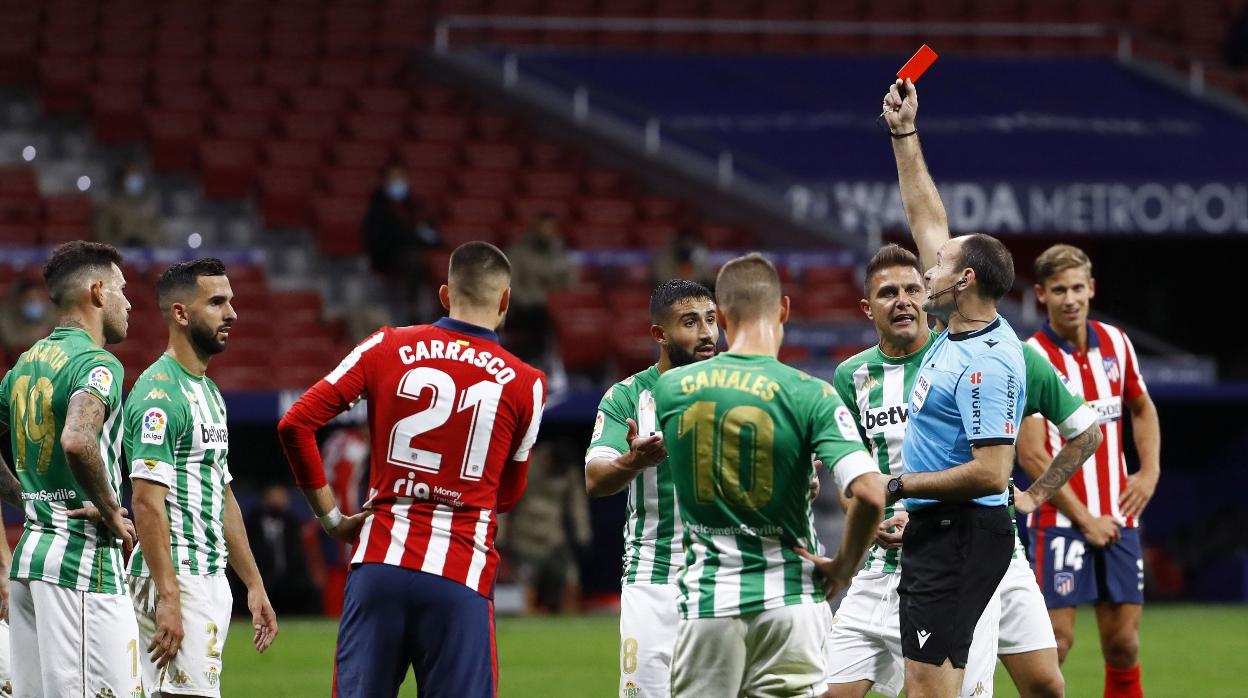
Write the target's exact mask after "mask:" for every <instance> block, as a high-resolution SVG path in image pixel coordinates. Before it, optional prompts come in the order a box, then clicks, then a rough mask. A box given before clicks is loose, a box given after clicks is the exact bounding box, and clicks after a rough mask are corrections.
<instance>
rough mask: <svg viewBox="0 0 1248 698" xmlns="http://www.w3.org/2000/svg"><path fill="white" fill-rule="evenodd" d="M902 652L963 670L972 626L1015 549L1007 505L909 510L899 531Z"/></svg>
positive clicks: (948, 505) (989, 598)
mask: <svg viewBox="0 0 1248 698" xmlns="http://www.w3.org/2000/svg"><path fill="white" fill-rule="evenodd" d="M902 550H903V551H904V553H903V555H902V557H903V560H902V565H901V583H900V585H899V586H898V587H897V591H898V593H899V594H900V596H901V609H900V613H901V652H902V654H903V655H904V656H905V657H906V658H907V659H913V660H916V661H920V662H923V663H925V664H935V665H937V666H939V665H941V664H944V663H945V659H948V660H949V661H950V662H951V663H952V664H953V666H955V667H958V668H959V669H964V668H966V659H967V655H968V654H970V650H971V638H972V636H973V635H974V634H975V623H976V622H977V621H978V620H979V616H980V615H981V614H982V613H983V612H984V609H985V608H987V606H988V602H989V601H990V600H991V599H992V595H993V593H994V592H996V590H997V586H998V585H1000V584H1001V579H1002V577H1004V576H1005V571H1006V569H1007V568H1008V567H1009V566H1010V556H1011V555H1013V552H1014V527H1013V525H1012V523H1011V521H1010V515H1009V513H1007V512H1006V509H1005V507H1004V506H999V507H985V506H979V505H977V504H970V503H958V504H935V505H932V506H929V507H924V508H922V509H916V510H915V511H912V512H910V522H909V523H908V524H906V530H905V533H903V534H902Z"/></svg>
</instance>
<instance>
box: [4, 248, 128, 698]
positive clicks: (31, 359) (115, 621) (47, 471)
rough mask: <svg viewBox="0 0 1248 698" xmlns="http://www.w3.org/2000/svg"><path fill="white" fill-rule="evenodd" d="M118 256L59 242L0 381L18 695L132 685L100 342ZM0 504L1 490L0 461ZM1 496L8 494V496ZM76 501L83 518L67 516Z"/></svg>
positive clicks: (110, 385)
mask: <svg viewBox="0 0 1248 698" xmlns="http://www.w3.org/2000/svg"><path fill="white" fill-rule="evenodd" d="M120 264H121V255H120V254H118V253H117V250H115V249H113V248H112V247H109V246H108V245H103V244H100V243H93V242H82V241H75V242H67V243H65V244H63V245H61V246H59V247H57V248H56V249H55V250H53V251H52V255H51V257H49V259H48V262H47V264H46V265H45V266H44V269H43V278H44V281H45V283H46V284H47V288H48V294H49V296H50V297H51V299H52V303H53V304H54V305H55V306H56V308H57V311H58V313H59V320H58V321H57V326H56V329H54V330H53V331H52V334H50V335H48V336H47V337H46V338H44V339H41V340H39V341H38V342H35V344H34V346H32V347H31V348H30V349H29V350H27V351H26V352H25V353H24V354H22V355H21V357H20V358H18V360H17V363H16V364H15V365H14V367H13V369H12V370H11V371H9V373H8V374H7V375H6V376H5V377H4V380H3V381H0V425H3V429H7V430H8V431H9V432H10V433H11V434H12V441H11V443H12V446H13V460H14V466H15V470H16V471H17V479H18V480H19V481H20V485H21V493H20V495H19V496H20V497H21V498H22V499H23V500H25V507H24V508H25V512H26V523H25V526H24V529H23V531H22V538H21V541H20V542H19V543H18V545H17V549H16V550H15V551H14V552H13V568H12V572H11V578H12V580H13V584H12V588H11V594H10V606H9V621H10V623H11V626H10V627H11V630H12V638H11V660H12V667H13V689H14V693H15V694H16V695H19V696H43V695H46V696H71V695H83V693H84V690H85V693H86V694H87V695H91V696H95V695H108V694H110V693H111V694H113V695H118V696H123V695H125V696H128V695H132V694H137V693H138V692H140V691H142V688H143V685H142V676H141V675H140V673H139V664H138V660H139V657H138V653H139V651H140V648H139V644H138V642H139V630H138V626H137V625H136V623H135V618H134V609H133V608H132V607H131V606H130V600H129V599H128V598H126V582H125V578H124V577H123V576H122V573H123V561H122V551H123V548H124V549H125V550H129V548H130V547H131V546H132V545H133V544H134V531H133V526H132V525H131V524H130V522H129V520H128V519H126V518H125V510H124V509H122V508H121V505H120V503H119V501H118V500H119V498H120V496H121V467H120V463H119V462H118V460H119V459H120V457H121V426H122V420H121V384H122V368H121V363H120V362H118V361H117V358H116V357H115V356H113V355H112V354H110V353H109V352H108V351H107V350H105V349H104V345H105V344H116V343H118V342H120V341H122V340H123V339H125V337H126V329H127V325H128V316H129V312H130V303H129V301H127V300H126V296H125V285H126V281H125V278H124V277H123V276H122V273H121V267H120V266H119V265H120ZM0 471H3V473H4V476H3V478H4V480H6V481H8V485H7V486H5V488H4V489H5V490H6V498H8V497H10V496H11V494H12V492H11V491H12V489H13V485H12V482H11V475H9V473H8V468H7V466H5V467H3V468H0ZM10 501H11V500H10ZM88 506H90V507H91V508H93V510H94V518H93V519H88V518H75V517H77V516H79V515H81V514H82V512H83V511H85V510H86V509H87V507H88Z"/></svg>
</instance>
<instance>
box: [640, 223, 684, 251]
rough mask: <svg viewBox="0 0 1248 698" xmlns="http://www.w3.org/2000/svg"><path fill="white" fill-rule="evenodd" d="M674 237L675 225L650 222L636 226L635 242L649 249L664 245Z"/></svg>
mask: <svg viewBox="0 0 1248 698" xmlns="http://www.w3.org/2000/svg"><path fill="white" fill-rule="evenodd" d="M675 237H676V226H674V225H670V224H667V223H650V224H647V225H641V226H638V227H637V243H638V244H639V245H641V246H642V247H645V248H646V249H650V250H657V249H660V248H663V247H666V246H667V245H668V244H670V243H671V241H672V240H673V239H674V238H675Z"/></svg>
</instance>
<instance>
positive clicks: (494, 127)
mask: <svg viewBox="0 0 1248 698" xmlns="http://www.w3.org/2000/svg"><path fill="white" fill-rule="evenodd" d="M517 128H518V126H517V124H516V121H515V119H512V118H511V117H510V116H507V115H505V114H478V115H477V116H475V117H473V119H472V131H473V134H474V136H475V137H476V138H479V139H481V140H483V141H502V140H506V139H507V138H508V137H509V136H511V135H513V134H514V133H515V131H516V130H517Z"/></svg>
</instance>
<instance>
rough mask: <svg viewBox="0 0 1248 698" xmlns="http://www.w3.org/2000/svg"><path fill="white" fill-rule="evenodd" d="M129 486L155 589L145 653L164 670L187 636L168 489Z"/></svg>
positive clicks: (142, 482)
mask: <svg viewBox="0 0 1248 698" xmlns="http://www.w3.org/2000/svg"><path fill="white" fill-rule="evenodd" d="M131 482H132V483H133V485H134V496H133V497H132V498H131V503H130V505H131V506H132V507H134V523H135V528H136V530H137V531H138V535H139V545H141V546H142V547H143V560H144V561H145V562H147V568H148V570H150V571H151V573H152V582H153V583H154V584H155V585H156V632H155V634H154V635H153V636H152V641H151V643H149V644H148V646H147V652H148V654H149V656H150V657H151V660H152V661H153V662H155V663H156V666H157V667H160V668H162V669H163V668H164V667H165V665H167V664H168V663H169V662H170V661H171V660H172V659H173V657H174V655H176V654H177V653H178V650H179V649H180V648H181V647H182V639H183V638H184V637H185V636H186V632H185V629H184V628H183V627H182V592H181V589H180V588H179V587H178V577H177V573H176V572H175V571H174V568H173V554H172V552H171V551H170V549H169V516H168V514H167V513H166V512H165V499H166V498H167V497H168V496H169V488H168V487H166V486H165V485H164V484H162V483H160V482H156V481H154V480H146V479H139V478H136V479H133V480H132V481H131Z"/></svg>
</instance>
